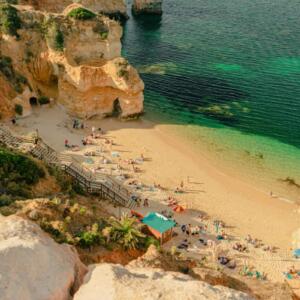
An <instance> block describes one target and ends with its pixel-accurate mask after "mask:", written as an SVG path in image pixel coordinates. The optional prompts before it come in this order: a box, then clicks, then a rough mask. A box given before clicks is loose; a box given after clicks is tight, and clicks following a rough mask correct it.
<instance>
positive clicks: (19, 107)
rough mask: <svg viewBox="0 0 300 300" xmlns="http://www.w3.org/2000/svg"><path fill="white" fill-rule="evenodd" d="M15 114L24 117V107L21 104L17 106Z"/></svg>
mask: <svg viewBox="0 0 300 300" xmlns="http://www.w3.org/2000/svg"><path fill="white" fill-rule="evenodd" d="M15 112H16V114H17V115H20V116H22V115H23V106H22V105H21V104H16V105H15Z"/></svg>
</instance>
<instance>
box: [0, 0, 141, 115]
mask: <svg viewBox="0 0 300 300" xmlns="http://www.w3.org/2000/svg"><path fill="white" fill-rule="evenodd" d="M44 2H45V6H49V9H50V10H51V11H52V10H53V11H55V10H57V11H59V10H61V9H63V10H62V13H55V14H54V13H49V12H47V11H44V10H43V11H42V10H35V9H34V8H33V7H36V8H45V7H43V3H44ZM53 2H56V1H52V4H53V6H51V1H39V2H34V1H31V2H30V4H31V5H32V6H33V7H32V6H18V5H17V6H15V7H16V9H17V10H18V11H17V14H18V16H19V18H20V20H21V24H22V25H21V28H20V29H19V30H18V31H17V34H18V37H16V36H11V35H9V34H7V33H5V32H0V54H1V56H2V57H5V59H6V60H5V61H4V63H5V64H9V66H6V65H5V70H1V69H0V81H3V84H2V85H1V87H0V89H1V90H3V91H2V95H1V96H0V107H3V109H2V110H1V111H3V115H4V117H8V116H12V115H13V114H14V108H15V105H16V104H20V105H22V106H23V108H24V109H23V112H24V114H29V113H30V111H31V107H30V98H32V97H35V98H39V97H40V96H46V97H48V98H51V99H53V101H57V102H59V103H61V104H63V105H65V107H66V108H67V110H68V112H69V113H70V114H71V115H74V116H78V117H91V116H95V115H98V116H109V115H112V114H114V115H118V116H119V117H122V118H127V117H128V118H129V117H135V116H138V115H140V114H141V113H142V112H143V100H144V95H143V91H144V83H143V81H142V80H141V78H140V76H139V74H138V73H137V71H136V70H135V69H134V68H133V67H132V66H131V65H130V64H129V63H128V62H127V61H126V60H125V59H124V58H122V57H121V47H122V45H121V37H122V33H123V32H122V27H121V26H120V25H119V23H118V22H116V21H114V20H112V19H110V18H108V17H106V16H103V15H98V14H95V15H94V16H93V17H92V18H90V19H88V20H78V19H76V18H72V17H70V16H69V13H70V12H71V11H72V10H74V9H78V8H82V9H83V8H84V7H83V6H82V5H81V4H77V3H76V4H74V3H71V4H70V5H69V6H65V5H63V4H65V3H63V2H64V1H62V2H59V3H58V2H57V3H58V4H57V5H58V7H56V6H55V5H54V3H53ZM81 2H86V3H87V4H88V5H89V7H91V5H92V4H93V3H94V10H98V9H99V8H100V6H101V5H100V3H101V2H103V3H104V1H91V0H90V1H87V0H86V1H81ZM106 2H109V1H106ZM106 2H105V3H106ZM112 2H114V1H112ZM96 4H97V5H99V7H98V6H97V7H98V8H97V9H96V8H95V7H96ZM110 5H112V4H110ZM7 68H8V69H9V72H7V70H6V69H7ZM1 71H3V72H1ZM5 75H8V76H5ZM11 77H13V78H11ZM20 79H22V80H20ZM12 83H13V84H12Z"/></svg>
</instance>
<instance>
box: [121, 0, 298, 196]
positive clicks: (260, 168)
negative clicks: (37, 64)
mask: <svg viewBox="0 0 300 300" xmlns="http://www.w3.org/2000/svg"><path fill="white" fill-rule="evenodd" d="M128 3H129V5H130V3H131V1H129V0H128ZM123 52H124V53H123V54H124V56H125V57H127V58H128V60H129V61H130V63H132V64H133V65H134V66H135V67H137V68H138V70H139V71H140V74H141V77H142V78H143V80H144V82H145V85H146V89H145V111H146V118H150V119H153V118H154V119H155V120H159V121H160V122H164V123H166V124H168V123H169V124H182V125H185V126H183V128H184V130H186V132H185V133H184V134H186V135H188V136H190V137H191V138H192V139H194V140H195V141H199V142H201V143H202V144H203V142H204V143H206V144H207V145H208V149H209V150H210V152H211V153H212V155H215V157H216V158H220V160H222V161H225V162H226V163H227V164H228V166H231V167H232V169H233V170H234V169H235V166H237V168H236V170H241V167H242V168H243V170H245V173H249V174H248V175H249V178H250V177H251V178H252V179H253V180H256V181H257V182H260V183H261V186H265V188H266V190H270V189H275V191H277V192H278V194H279V195H280V196H281V197H284V198H285V197H288V198H292V199H293V200H300V2H299V1H290V0H289V1H288V0H252V1H249V0H247V1H246V0H224V1H218V0H209V1H208V0H164V14H163V16H162V17H159V16H152V17H149V16H148V17H145V16H144V17H134V16H130V20H129V21H128V22H127V23H126V25H125V27H124V36H123ZM287 177H289V178H291V179H293V180H294V182H295V183H296V184H297V183H298V184H299V187H297V185H295V184H293V182H291V181H290V183H288V182H283V181H282V179H286V178H287Z"/></svg>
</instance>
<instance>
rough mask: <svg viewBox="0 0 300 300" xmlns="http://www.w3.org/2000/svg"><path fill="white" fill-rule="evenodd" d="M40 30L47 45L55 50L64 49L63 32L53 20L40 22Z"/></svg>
mask: <svg viewBox="0 0 300 300" xmlns="http://www.w3.org/2000/svg"><path fill="white" fill-rule="evenodd" d="M42 32H43V34H44V36H45V37H46V39H47V42H48V44H49V46H50V47H51V48H52V49H54V50H56V51H63V50H64V42H65V39H64V34H63V32H62V31H61V30H60V28H59V24H58V23H56V21H55V20H49V21H48V22H44V23H43V24H42Z"/></svg>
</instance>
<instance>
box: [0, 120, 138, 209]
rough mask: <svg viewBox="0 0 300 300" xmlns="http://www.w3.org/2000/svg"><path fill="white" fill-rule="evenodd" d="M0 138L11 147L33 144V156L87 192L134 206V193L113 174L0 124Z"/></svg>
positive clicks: (120, 203)
mask: <svg viewBox="0 0 300 300" xmlns="http://www.w3.org/2000/svg"><path fill="white" fill-rule="evenodd" d="M0 140H1V142H2V143H4V144H6V145H7V146H9V147H12V148H18V147H19V146H21V144H24V143H31V144H34V147H33V148H32V150H31V151H30V152H31V154H32V155H33V156H35V157H37V158H38V159H40V160H43V161H44V162H45V163H46V164H48V165H52V166H56V167H59V168H62V169H63V170H64V171H65V172H66V173H67V174H68V175H69V176H71V177H72V178H74V180H75V181H76V182H77V183H78V184H79V185H80V186H82V187H83V188H84V189H85V190H86V191H87V192H88V193H97V194H99V195H100V196H101V197H102V198H104V199H108V200H111V201H112V202H114V203H116V204H118V205H121V206H124V207H128V208H134V207H135V206H136V201H135V200H134V199H135V197H134V196H135V195H134V194H133V193H132V192H131V191H130V190H129V189H127V188H126V187H125V186H124V185H123V184H121V183H119V182H118V181H117V180H116V179H115V178H114V177H113V176H109V175H106V174H101V175H100V174H97V175H96V174H94V173H92V172H91V171H89V170H87V169H85V168H83V167H82V165H81V163H80V162H79V161H78V160H77V159H75V158H74V157H73V156H72V155H68V154H62V153H58V152H57V151H55V150H54V149H53V148H52V147H50V146H49V145H48V144H46V143H45V142H44V141H43V140H42V139H41V138H39V139H38V142H37V143H35V142H36V141H35V138H30V137H22V136H17V135H14V134H13V133H12V132H11V130H10V129H9V128H7V127H5V126H2V125H0Z"/></svg>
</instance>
